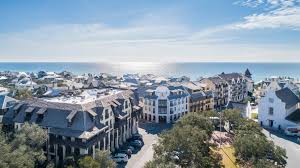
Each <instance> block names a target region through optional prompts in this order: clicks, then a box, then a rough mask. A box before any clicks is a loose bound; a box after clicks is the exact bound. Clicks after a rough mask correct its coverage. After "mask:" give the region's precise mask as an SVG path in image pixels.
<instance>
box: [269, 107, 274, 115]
mask: <svg viewBox="0 0 300 168" xmlns="http://www.w3.org/2000/svg"><path fill="white" fill-rule="evenodd" d="M273 113H274V108H273V107H269V115H273Z"/></svg>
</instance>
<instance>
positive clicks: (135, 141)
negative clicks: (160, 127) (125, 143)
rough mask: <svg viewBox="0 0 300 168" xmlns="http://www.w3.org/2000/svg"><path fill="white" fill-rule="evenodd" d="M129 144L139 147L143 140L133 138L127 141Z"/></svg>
mask: <svg viewBox="0 0 300 168" xmlns="http://www.w3.org/2000/svg"><path fill="white" fill-rule="evenodd" d="M129 145H131V146H133V147H138V148H141V147H142V146H143V142H142V141H140V140H133V141H130V142H129Z"/></svg>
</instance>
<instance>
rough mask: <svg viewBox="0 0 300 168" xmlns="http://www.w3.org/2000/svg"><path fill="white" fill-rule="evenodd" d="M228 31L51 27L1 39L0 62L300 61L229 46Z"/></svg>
mask: <svg viewBox="0 0 300 168" xmlns="http://www.w3.org/2000/svg"><path fill="white" fill-rule="evenodd" d="M227 30H228V28H227V27H225V28H224V27H216V28H212V29H206V30H201V31H199V32H192V31H190V30H189V29H188V28H186V27H185V26H183V25H165V26H154V25H152V26H150V25H149V26H146V25H143V26H137V25H136V26H133V27H131V26H129V27H119V28H113V27H110V26H108V25H104V24H74V25H72V24H67V25H52V26H47V27H41V28H37V29H34V30H30V31H24V32H20V33H10V34H6V35H1V37H0V58H1V61H88V62H91V61H92V62H95V61H106V62H116V61H117V62H126V61H151V62H157V61H159V62H174V61H177V62H182V61H183V62H184V61H233V62H234V61H237V62H238V61H266V60H273V61H281V60H286V58H290V59H294V60H298V61H300V60H299V58H298V57H297V56H298V55H299V54H300V51H299V50H297V49H295V48H293V47H291V46H288V45H279V46H275V47H274V46H272V45H270V46H268V45H262V46H260V45H251V44H238V43H231V41H230V40H231V39H230V38H228V37H227V36H224V37H222V36H220V34H225V33H226V31H227ZM224 31H225V32H224ZM217 34H218V35H217ZM274 48H275V49H274ZM283 56H285V57H283ZM283 58H284V59H283Z"/></svg>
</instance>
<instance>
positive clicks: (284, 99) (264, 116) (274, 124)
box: [258, 88, 300, 129]
mask: <svg viewBox="0 0 300 168" xmlns="http://www.w3.org/2000/svg"><path fill="white" fill-rule="evenodd" d="M258 120H259V123H260V125H262V126H264V127H269V128H272V129H284V128H286V127H288V126H297V125H299V122H300V99H299V98H298V97H297V96H296V95H295V94H294V93H293V92H292V91H291V90H290V89H289V88H283V89H280V90H270V91H268V92H267V93H266V94H265V96H264V97H262V98H261V100H260V102H259V105H258Z"/></svg>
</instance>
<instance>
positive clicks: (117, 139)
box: [115, 129, 119, 149]
mask: <svg viewBox="0 0 300 168" xmlns="http://www.w3.org/2000/svg"><path fill="white" fill-rule="evenodd" d="M115 143H116V148H117V149H118V148H119V130H118V129H117V137H116V142H115Z"/></svg>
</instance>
